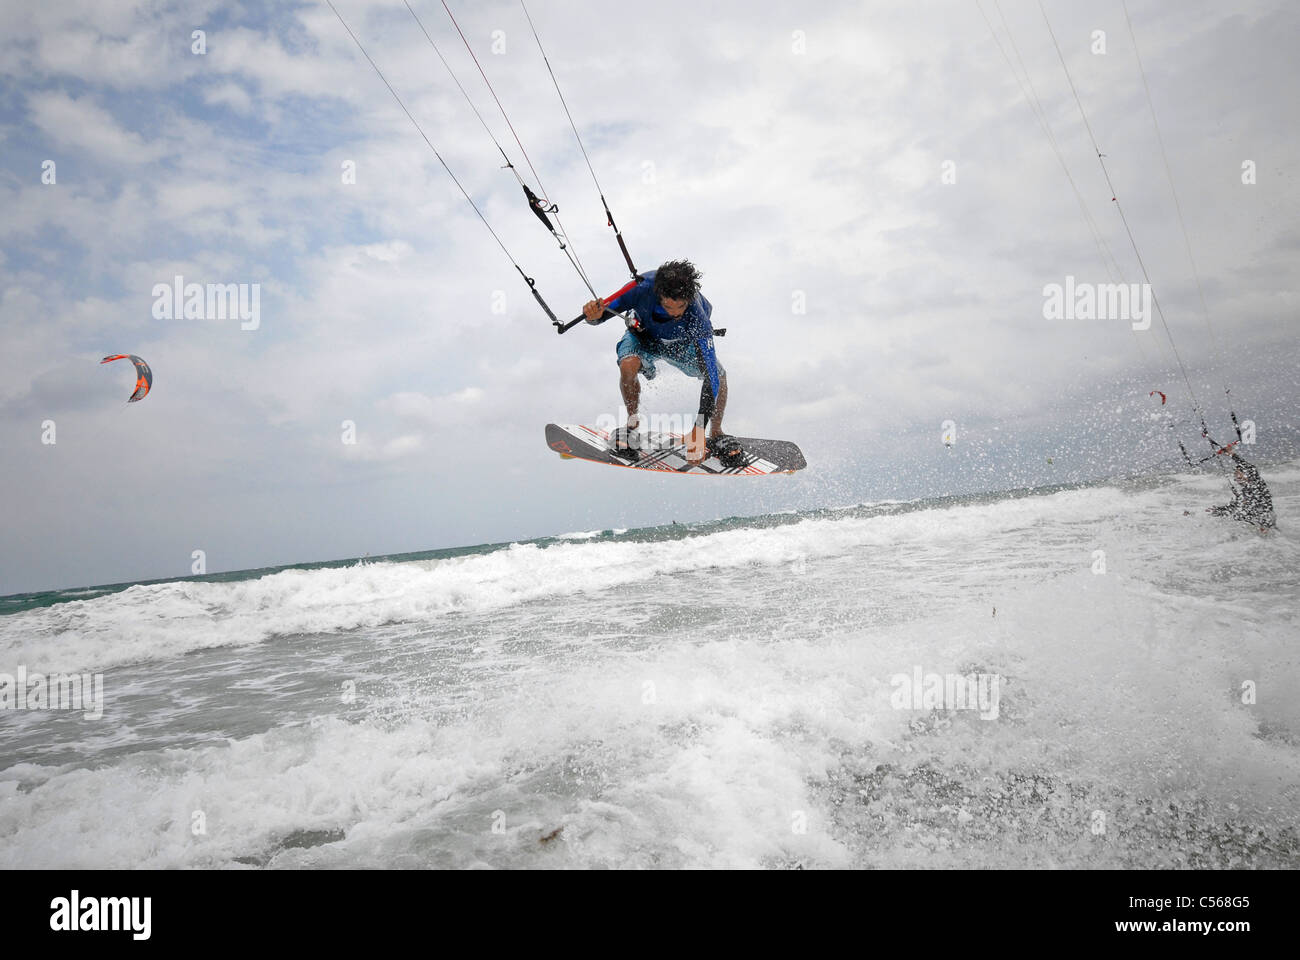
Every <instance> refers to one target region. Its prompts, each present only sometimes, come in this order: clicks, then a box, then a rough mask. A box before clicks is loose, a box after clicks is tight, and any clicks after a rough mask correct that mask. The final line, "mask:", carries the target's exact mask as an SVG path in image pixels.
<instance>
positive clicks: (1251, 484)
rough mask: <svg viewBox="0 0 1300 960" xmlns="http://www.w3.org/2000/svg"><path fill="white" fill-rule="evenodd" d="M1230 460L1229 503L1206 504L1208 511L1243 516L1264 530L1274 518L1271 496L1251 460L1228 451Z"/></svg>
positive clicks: (1218, 515) (1246, 520)
mask: <svg viewBox="0 0 1300 960" xmlns="http://www.w3.org/2000/svg"><path fill="white" fill-rule="evenodd" d="M1232 460H1233V463H1234V464H1236V467H1237V470H1236V473H1235V474H1234V479H1235V480H1236V483H1234V484H1231V486H1232V503H1225V504H1224V505H1223V506H1221V507H1210V508H1208V512H1209V513H1212V514H1214V515H1215V516H1216V517H1231V518H1232V519H1234V520H1244V521H1245V522H1246V523H1250V524H1253V525H1254V526H1257V527H1259V531H1260V533H1267V532H1268V530H1269V528H1271V527H1272V526H1273V525H1274V523H1275V522H1276V520H1275V519H1274V516H1273V498H1272V497H1271V496H1269V492H1268V486H1267V485H1266V484H1265V483H1264V480H1263V478H1261V477H1260V475H1259V470H1258V469H1257V468H1256V467H1255V465H1254V464H1253V463H1249V462H1247V460H1246V459H1245V458H1244V457H1242V456H1241V455H1240V454H1236V453H1234V454H1233V455H1232Z"/></svg>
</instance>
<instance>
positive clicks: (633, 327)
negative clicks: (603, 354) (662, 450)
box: [582, 260, 745, 466]
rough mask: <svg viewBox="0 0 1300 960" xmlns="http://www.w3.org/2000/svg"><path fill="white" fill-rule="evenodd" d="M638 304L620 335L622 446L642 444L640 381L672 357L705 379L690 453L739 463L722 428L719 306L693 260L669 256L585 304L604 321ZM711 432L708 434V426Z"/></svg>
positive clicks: (595, 319) (739, 453)
mask: <svg viewBox="0 0 1300 960" xmlns="http://www.w3.org/2000/svg"><path fill="white" fill-rule="evenodd" d="M606 311H609V312H612V313H625V312H628V311H631V315H630V316H629V317H628V318H627V320H626V323H627V333H625V334H624V335H623V339H621V340H620V341H619V342H618V348H617V349H618V370H619V382H618V385H619V390H620V391H622V394H623V403H624V405H626V407H627V428H626V429H621V430H618V431H616V432H615V437H614V442H615V445H616V446H617V447H618V449H620V450H625V449H628V448H631V449H636V447H637V443H638V437H637V434H638V431H639V430H640V427H641V417H640V414H639V413H638V412H637V408H638V405H639V403H640V399H641V383H640V381H638V380H637V375H638V374H640V375H641V376H644V377H645V378H646V379H647V380H653V379H654V377H655V374H656V373H657V370H656V369H655V361H656V360H666V361H667V362H668V363H670V364H672V365H673V366H674V367H676V368H677V369H678V370H680V371H682V372H683V373H685V374H686V375H687V376H688V377H694V378H696V379H698V380H702V381H703V385H702V386H701V388H700V412H699V415H698V416H697V417H696V419H695V427H694V429H693V430H692V431H691V432H690V434H689V435H688V437H687V445H686V448H687V459H688V460H690V461H691V462H692V463H699V462H700V461H701V460H703V459H704V458H705V457H706V456H708V455H709V454H713V455H715V456H717V457H718V459H719V460H720V461H721V462H722V464H723V465H724V466H740V465H743V464H744V462H745V454H744V451H743V450H741V448H740V444H739V443H737V442H736V440H735V438H734V437H730V436H728V435H727V434H725V433H723V432H722V414H723V412H724V411H725V410H726V407H727V372H726V370H724V369H723V368H722V364H720V363H719V362H718V358H717V356H716V355H715V353H714V349H713V324H712V322H711V321H710V317H711V315H712V313H713V305H712V304H711V303H709V301H708V300H706V299H705V298H704V295H703V294H702V293H700V272H699V271H698V270H696V269H695V265H694V264H692V263H691V262H690V261H689V260H670V261H669V262H667V263H665V264H663V265H662V266H660V267H659V269H658V270H650V271H648V272H646V273H643V274H640V275H638V277H637V279H636V280H633V281H632V282H631V283H629V284H627V285H626V286H625V287H623V288H622V289H621V290H619V291H618V292H617V293H615V294H613V295H612V296H610V297H608V298H606V299H605V300H592V301H591V302H590V303H588V304H586V305H585V306H584V307H583V308H582V312H583V315H584V316H585V317H586V319H587V322H588V323H592V324H596V323H602V322H603V321H604V320H606V319H608V316H609V314H608V313H607V312H606ZM706 425H707V426H708V428H709V435H708V438H707V440H706V438H705V432H704V431H705V426H706Z"/></svg>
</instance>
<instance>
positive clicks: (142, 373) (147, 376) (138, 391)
mask: <svg viewBox="0 0 1300 960" xmlns="http://www.w3.org/2000/svg"><path fill="white" fill-rule="evenodd" d="M110 360H130V361H131V362H132V363H134V364H135V372H136V381H135V393H133V394H131V396H130V397H128V398H127V401H126V402H127V403H135V401H137V400H143V399H144V398H145V395H146V394H148V392H149V388H150V387H152V386H153V371H152V370H150V369H149V364H147V363H145V362H144V361H143V360H141V359H140V358H139V357H137V356H136V355H135V354H133V353H118V354H114V355H113V356H111V357H105V358H104V359H103V360H101V361H99V362H100V363H108V362H109V361H110Z"/></svg>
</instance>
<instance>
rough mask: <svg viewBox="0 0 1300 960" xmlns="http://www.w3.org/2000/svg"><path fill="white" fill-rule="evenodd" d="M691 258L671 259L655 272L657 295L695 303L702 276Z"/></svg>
mask: <svg viewBox="0 0 1300 960" xmlns="http://www.w3.org/2000/svg"><path fill="white" fill-rule="evenodd" d="M701 276H703V274H701V273H700V271H698V270H696V269H695V264H693V263H691V261H689V260H669V261H668V262H667V263H665V264H664V265H663V266H661V267H660V268H659V270H658V271H657V272H656V273H655V296H658V297H667V298H668V299H669V300H685V301H686V302H687V303H693V302H694V301H695V298H696V297H697V296H699V293H700V277H701Z"/></svg>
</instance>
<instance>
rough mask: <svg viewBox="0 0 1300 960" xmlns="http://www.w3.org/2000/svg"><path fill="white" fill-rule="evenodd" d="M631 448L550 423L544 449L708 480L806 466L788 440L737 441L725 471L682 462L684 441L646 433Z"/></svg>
mask: <svg viewBox="0 0 1300 960" xmlns="http://www.w3.org/2000/svg"><path fill="white" fill-rule="evenodd" d="M637 440H638V442H637V444H636V446H635V448H621V449H620V448H619V447H618V446H617V445H616V444H615V443H614V442H613V439H612V438H611V436H610V433H609V431H607V430H601V429H600V428H598V427H588V426H585V425H583V424H568V423H548V424H547V425H546V445H547V446H549V447H550V448H551V449H552V450H554V451H555V452H556V453H558V454H559V455H560V456H561V457H564V458H566V459H577V460H590V461H591V462H592V463H607V464H611V465H613V466H616V467H631V468H632V469H634V470H651V471H655V472H659V473H685V474H691V475H694V476H712V477H761V476H769V475H771V474H774V473H794V472H795V471H796V470H802V469H803V468H804V467H806V466H808V462H807V461H806V460H805V459H804V456H803V452H802V451H801V450H800V449H799V447H798V445H797V444H794V443H791V442H790V441H789V440H762V439H758V438H756V437H735V438H734V440H735V441H736V442H738V443H739V444H740V447H741V450H742V451H743V452H744V455H743V456H742V457H741V458H740V460H739V463H738V464H737V465H735V466H730V467H728V466H724V465H723V464H722V462H721V461H720V460H719V459H718V458H717V457H716V456H713V455H710V456H708V457H707V458H706V459H704V460H702V461H700V462H699V463H691V462H690V461H689V460H687V459H686V438H685V437H683V436H682V435H681V434H677V433H659V432H655V431H645V432H643V433H641V434H639V435H638V436H637Z"/></svg>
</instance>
